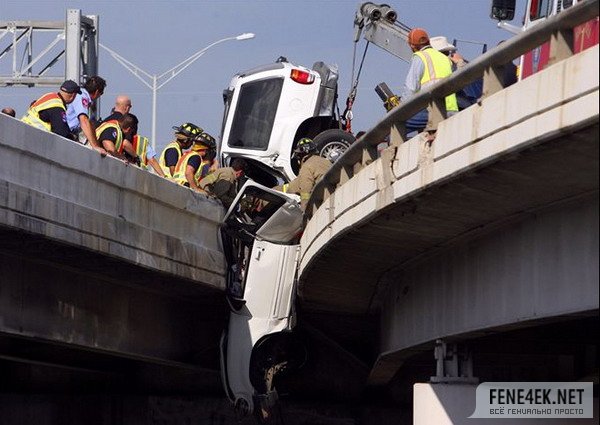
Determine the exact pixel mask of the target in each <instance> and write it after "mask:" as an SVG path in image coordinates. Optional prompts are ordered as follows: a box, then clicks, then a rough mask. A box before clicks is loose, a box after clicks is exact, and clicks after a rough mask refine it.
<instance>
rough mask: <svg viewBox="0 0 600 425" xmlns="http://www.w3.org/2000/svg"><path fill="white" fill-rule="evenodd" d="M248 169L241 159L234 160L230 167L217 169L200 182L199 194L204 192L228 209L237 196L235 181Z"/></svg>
mask: <svg viewBox="0 0 600 425" xmlns="http://www.w3.org/2000/svg"><path fill="white" fill-rule="evenodd" d="M247 168H248V164H247V163H246V161H244V160H243V159H241V158H234V159H233V161H231V166H230V167H225V168H219V169H218V170H216V171H214V172H213V173H211V174H209V175H208V176H206V177H204V178H203V179H202V180H200V183H199V184H198V187H199V192H204V193H206V194H208V195H212V196H214V197H216V198H218V199H220V200H221V202H222V203H223V206H225V208H229V206H230V205H231V203H232V202H233V200H234V199H235V196H236V195H237V181H238V179H240V178H241V177H242V176H243V175H244V173H245V172H246V170H247Z"/></svg>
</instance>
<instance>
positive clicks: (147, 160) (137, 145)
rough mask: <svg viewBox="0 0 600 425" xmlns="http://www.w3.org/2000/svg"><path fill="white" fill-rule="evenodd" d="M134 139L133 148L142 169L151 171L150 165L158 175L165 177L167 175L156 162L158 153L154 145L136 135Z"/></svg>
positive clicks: (145, 138)
mask: <svg viewBox="0 0 600 425" xmlns="http://www.w3.org/2000/svg"><path fill="white" fill-rule="evenodd" d="M132 139H133V140H132V141H131V145H132V146H133V149H134V150H135V153H136V155H137V157H138V158H139V159H140V164H139V165H140V168H142V169H144V170H149V168H148V165H150V166H151V167H152V169H154V171H155V172H156V174H158V175H159V176H161V177H164V176H165V173H164V172H163V170H162V168H161V166H160V164H159V163H158V161H157V160H156V152H155V151H154V148H153V147H152V145H150V143H149V140H148V138H147V137H144V136H140V135H138V134H135V135H134V136H133V137H132Z"/></svg>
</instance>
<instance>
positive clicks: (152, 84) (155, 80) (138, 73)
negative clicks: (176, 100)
mask: <svg viewBox="0 0 600 425" xmlns="http://www.w3.org/2000/svg"><path fill="white" fill-rule="evenodd" d="M252 38H254V34H253V33H250V32H246V33H243V34H240V35H238V36H235V37H226V38H222V39H221V40H217V41H215V42H214V43H211V44H209V45H208V46H206V47H205V48H203V49H202V50H199V51H197V52H196V53H194V54H193V55H191V56H190V57H188V58H187V59H184V60H183V61H181V62H180V63H178V64H177V65H175V66H174V67H172V68H170V69H168V70H167V71H165V72H163V73H162V74H159V75H157V74H150V73H149V72H146V71H144V70H143V69H142V68H140V67H139V66H137V65H135V64H134V63H132V62H131V61H128V60H127V59H125V58H124V57H123V56H121V55H120V54H118V53H117V52H115V51H114V50H112V49H110V48H109V47H106V46H105V45H104V44H102V43H99V45H100V47H102V48H103V49H104V50H106V51H107V52H108V53H109V54H110V55H111V56H112V57H113V58H114V59H115V60H116V61H117V62H119V63H120V64H121V65H123V67H124V68H125V69H127V70H128V71H129V72H131V73H132V74H133V75H134V76H135V77H136V78H137V79H139V80H140V81H141V82H142V83H143V84H144V85H145V86H146V87H148V88H149V89H150V90H152V147H153V148H156V108H157V105H156V103H157V93H158V90H159V89H161V88H162V87H163V86H164V85H165V84H167V83H168V82H169V81H171V80H172V79H173V78H175V77H176V76H178V75H179V74H180V73H181V72H182V71H183V70H185V69H186V68H187V67H189V66H190V65H191V64H193V63H194V62H196V60H198V58H200V56H202V55H203V54H204V53H206V51H207V50H208V49H210V48H211V47H213V46H216V45H217V44H220V43H223V42H225V41H230V40H250V39H252ZM163 79H164V81H162V80H163Z"/></svg>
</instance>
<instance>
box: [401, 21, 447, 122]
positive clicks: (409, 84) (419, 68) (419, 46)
mask: <svg viewBox="0 0 600 425" xmlns="http://www.w3.org/2000/svg"><path fill="white" fill-rule="evenodd" d="M408 45H409V46H410V48H411V50H412V51H413V57H412V60H411V63H410V68H409V70H408V74H407V75H406V81H405V83H404V90H403V93H402V99H403V100H404V101H406V100H408V99H409V98H411V97H412V96H413V95H414V94H416V93H418V92H419V91H420V90H421V89H422V88H423V87H427V86H428V85H430V84H433V83H435V82H437V81H439V80H441V79H443V78H446V77H449V76H450V75H451V74H452V62H451V61H450V59H449V58H448V57H447V56H446V55H444V54H443V53H440V52H438V51H437V50H435V49H434V48H432V47H431V45H430V43H429V35H428V34H427V32H426V31H425V30H424V29H422V28H414V29H412V30H411V31H410V32H409V33H408ZM446 111H447V112H448V113H449V114H450V115H451V114H453V113H455V112H458V103H457V101H456V95H454V94H451V95H449V96H447V97H446ZM427 120H428V113H427V110H426V109H423V110H422V111H419V112H418V113H417V114H416V115H415V116H413V117H412V118H410V119H409V120H407V121H406V129H407V131H408V132H409V133H410V132H412V131H422V130H424V129H425V127H426V126H427Z"/></svg>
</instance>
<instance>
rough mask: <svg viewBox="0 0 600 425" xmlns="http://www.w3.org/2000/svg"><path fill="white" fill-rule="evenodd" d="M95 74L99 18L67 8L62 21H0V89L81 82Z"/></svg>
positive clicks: (96, 69) (96, 70)
mask: <svg viewBox="0 0 600 425" xmlns="http://www.w3.org/2000/svg"><path fill="white" fill-rule="evenodd" d="M7 41H8V43H7ZM34 41H35V49H34ZM38 46H41V47H40V48H39V49H38ZM61 59H63V60H62V61H61ZM63 62H64V72H61V73H58V72H56V69H57V68H59V67H60V64H62V63H63ZM57 64H58V65H57ZM55 65H57V66H55ZM52 71H55V72H52ZM97 72H98V16H82V15H81V10H79V9H67V13H66V19H65V21H64V22H62V21H0V87H5V86H26V87H44V86H57V85H60V84H61V83H62V82H63V81H64V80H67V79H69V80H74V81H77V82H78V83H83V82H85V80H86V78H87V77H88V76H92V75H97Z"/></svg>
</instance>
